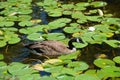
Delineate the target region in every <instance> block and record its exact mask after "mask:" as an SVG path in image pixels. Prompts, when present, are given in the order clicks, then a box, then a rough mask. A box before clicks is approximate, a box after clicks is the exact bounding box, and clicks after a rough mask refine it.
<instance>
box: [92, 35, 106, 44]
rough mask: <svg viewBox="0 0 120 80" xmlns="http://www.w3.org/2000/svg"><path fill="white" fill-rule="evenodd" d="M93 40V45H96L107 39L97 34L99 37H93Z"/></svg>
mask: <svg viewBox="0 0 120 80" xmlns="http://www.w3.org/2000/svg"><path fill="white" fill-rule="evenodd" d="M92 38H93V39H94V42H93V43H98V44H101V43H102V42H103V41H104V40H106V39H107V37H106V36H105V35H102V34H99V35H97V34H96V35H93V37H92Z"/></svg>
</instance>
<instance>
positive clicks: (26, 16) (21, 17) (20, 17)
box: [18, 15, 32, 21]
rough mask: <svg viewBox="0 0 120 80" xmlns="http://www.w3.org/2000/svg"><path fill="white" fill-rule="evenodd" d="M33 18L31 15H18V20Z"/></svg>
mask: <svg viewBox="0 0 120 80" xmlns="http://www.w3.org/2000/svg"><path fill="white" fill-rule="evenodd" d="M31 18H32V17H31V16H29V15H20V16H18V21H29V20H30V19H31Z"/></svg>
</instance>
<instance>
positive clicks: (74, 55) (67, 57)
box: [59, 50, 80, 60]
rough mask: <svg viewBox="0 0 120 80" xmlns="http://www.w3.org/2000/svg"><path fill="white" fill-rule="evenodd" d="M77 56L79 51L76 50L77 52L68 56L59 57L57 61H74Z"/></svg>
mask: <svg viewBox="0 0 120 80" xmlns="http://www.w3.org/2000/svg"><path fill="white" fill-rule="evenodd" d="M79 54H80V51H79V50H78V51H76V52H74V53H71V54H68V55H62V56H59V59H61V60H70V59H76V58H77V57H78V55H79Z"/></svg>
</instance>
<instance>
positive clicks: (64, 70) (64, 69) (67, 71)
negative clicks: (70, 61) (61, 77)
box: [60, 67, 76, 76]
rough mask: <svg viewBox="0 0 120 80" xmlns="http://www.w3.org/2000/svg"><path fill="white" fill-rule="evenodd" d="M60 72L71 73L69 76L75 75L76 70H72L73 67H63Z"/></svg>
mask: <svg viewBox="0 0 120 80" xmlns="http://www.w3.org/2000/svg"><path fill="white" fill-rule="evenodd" d="M60 74H67V75H71V76H75V75H76V71H74V70H73V69H71V68H65V67H64V68H63V69H62V70H61V73H60Z"/></svg>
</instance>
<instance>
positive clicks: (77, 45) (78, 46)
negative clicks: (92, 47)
mask: <svg viewBox="0 0 120 80" xmlns="http://www.w3.org/2000/svg"><path fill="white" fill-rule="evenodd" d="M73 45H74V46H75V47H76V48H84V47H86V46H87V45H88V43H86V42H84V43H78V42H74V43H73Z"/></svg>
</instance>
